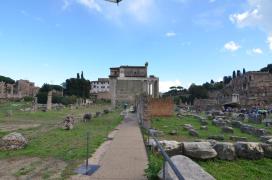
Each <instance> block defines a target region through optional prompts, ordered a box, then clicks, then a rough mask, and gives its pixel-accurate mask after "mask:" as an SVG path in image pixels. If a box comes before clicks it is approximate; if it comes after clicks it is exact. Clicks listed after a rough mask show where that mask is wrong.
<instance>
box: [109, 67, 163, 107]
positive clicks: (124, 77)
mask: <svg viewBox="0 0 272 180" xmlns="http://www.w3.org/2000/svg"><path fill="white" fill-rule="evenodd" d="M147 68H148V64H147V63H146V64H145V66H120V67H114V68H110V75H109V82H110V94H111V102H112V105H113V106H116V105H117V104H135V99H136V96H139V95H142V94H146V95H149V96H151V97H154V98H156V97H159V78H157V77H155V76H152V75H151V76H149V77H148V73H147Z"/></svg>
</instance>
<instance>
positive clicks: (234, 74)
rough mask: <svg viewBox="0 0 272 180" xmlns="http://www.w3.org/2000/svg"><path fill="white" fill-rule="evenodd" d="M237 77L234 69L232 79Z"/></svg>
mask: <svg viewBox="0 0 272 180" xmlns="http://www.w3.org/2000/svg"><path fill="white" fill-rule="evenodd" d="M235 78H236V72H235V71H233V72H232V79H235Z"/></svg>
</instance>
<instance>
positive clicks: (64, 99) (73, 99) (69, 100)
mask: <svg viewBox="0 0 272 180" xmlns="http://www.w3.org/2000/svg"><path fill="white" fill-rule="evenodd" d="M76 101H77V97H76V96H64V97H62V98H61V104H63V105H69V104H75V103H76Z"/></svg>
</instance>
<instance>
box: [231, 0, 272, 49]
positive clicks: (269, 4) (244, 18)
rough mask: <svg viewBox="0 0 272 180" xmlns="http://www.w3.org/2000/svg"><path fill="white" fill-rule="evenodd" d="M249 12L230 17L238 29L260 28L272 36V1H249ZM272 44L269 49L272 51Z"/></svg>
mask: <svg viewBox="0 0 272 180" xmlns="http://www.w3.org/2000/svg"><path fill="white" fill-rule="evenodd" d="M247 7H248V8H247V10H245V11H244V12H240V13H234V14H231V15H230V17H229V18H230V20H231V22H233V23H234V24H236V25H237V26H238V27H240V28H242V27H247V26H249V27H258V28H260V29H261V30H263V31H265V32H266V33H267V34H268V35H269V37H268V42H271V41H272V40H271V41H270V40H269V39H270V38H271V34H272V20H271V17H272V10H271V9H272V1H271V0H247ZM271 44H272V43H269V47H270V49H271V50H272V47H271V46H272V45H271Z"/></svg>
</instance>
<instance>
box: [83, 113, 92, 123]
mask: <svg viewBox="0 0 272 180" xmlns="http://www.w3.org/2000/svg"><path fill="white" fill-rule="evenodd" d="M91 119H92V114H91V113H86V114H84V116H83V122H88V121H90V120H91Z"/></svg>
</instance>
